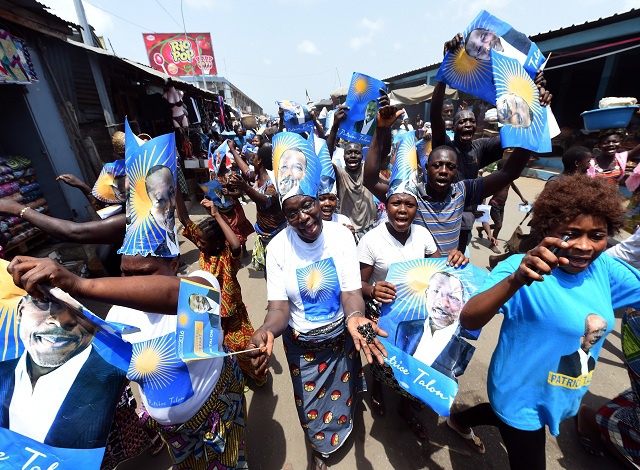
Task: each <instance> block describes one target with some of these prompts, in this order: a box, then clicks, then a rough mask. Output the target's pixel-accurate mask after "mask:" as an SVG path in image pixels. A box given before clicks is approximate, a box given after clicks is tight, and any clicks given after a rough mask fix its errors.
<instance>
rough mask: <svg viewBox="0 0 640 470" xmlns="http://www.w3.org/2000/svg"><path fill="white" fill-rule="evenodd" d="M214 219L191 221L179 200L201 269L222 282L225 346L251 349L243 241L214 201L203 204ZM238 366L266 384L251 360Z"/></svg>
mask: <svg viewBox="0 0 640 470" xmlns="http://www.w3.org/2000/svg"><path fill="white" fill-rule="evenodd" d="M200 204H202V205H203V206H204V207H205V208H206V209H207V211H208V212H209V213H210V214H211V217H208V218H206V219H204V220H203V221H202V222H200V223H199V224H198V225H196V224H195V223H194V222H192V221H191V219H190V218H189V214H188V212H187V208H186V207H185V205H184V202H183V201H182V200H179V201H178V204H177V205H178V217H179V218H180V222H182V224H183V225H184V231H183V232H182V234H183V235H184V236H185V237H186V238H187V239H189V240H190V241H191V242H193V244H195V245H196V246H197V247H198V249H199V250H200V269H202V270H204V271H209V272H210V273H211V274H213V275H214V276H215V277H216V279H217V280H218V282H219V283H220V291H221V292H220V317H221V321H222V329H223V330H224V344H225V345H226V346H227V347H228V348H229V349H230V350H231V351H242V350H244V349H247V344H248V343H249V339H250V338H251V335H252V334H253V331H254V330H253V326H252V325H251V320H249V314H248V312H247V307H246V306H245V304H244V302H243V301H242V291H241V289H240V283H239V282H238V278H237V274H238V270H239V269H240V253H241V247H240V240H239V239H238V237H237V236H236V235H235V233H234V232H233V230H232V229H231V227H230V226H229V224H228V223H227V222H226V220H225V218H224V217H223V216H222V214H221V213H220V212H219V211H218V208H217V207H216V206H215V204H214V203H213V201H210V200H208V199H204V200H202V201H201V202H200ZM237 358H238V363H239V364H240V368H241V369H242V372H243V373H244V374H245V375H248V376H249V377H252V378H253V379H254V381H255V383H256V385H258V386H261V385H264V384H265V383H266V380H267V379H266V377H265V376H264V375H263V376H258V375H256V374H255V372H254V369H253V367H252V366H251V363H250V361H249V359H248V358H246V357H244V356H243V355H241V354H240V355H238V356H237Z"/></svg>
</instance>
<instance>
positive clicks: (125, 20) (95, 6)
mask: <svg viewBox="0 0 640 470" xmlns="http://www.w3.org/2000/svg"><path fill="white" fill-rule="evenodd" d="M84 3H88V4H89V5H91V6H92V7H94V8H97V9H98V10H100V11H103V12H105V13H106V14H107V15H111V16H115V17H116V18H118V19H120V20H122V21H124V22H125V23H129V24H132V25H134V26H137V27H138V28H140V29H143V30H145V31H149V32H150V33H154V34H155V31H153V30H152V29H149V28H147V27H146V26H141V25H139V24H136V23H134V22H133V21H129V20H128V19H126V18H123V17H122V16H118V15H116V14H115V13H111V12H110V11H107V10H105V9H104V8H100V7H99V6H98V5H95V4H93V3H91V2H88V1H87V0H84Z"/></svg>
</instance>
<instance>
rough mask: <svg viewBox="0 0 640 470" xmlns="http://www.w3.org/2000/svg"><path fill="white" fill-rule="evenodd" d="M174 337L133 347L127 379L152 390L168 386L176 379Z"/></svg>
mask: <svg viewBox="0 0 640 470" xmlns="http://www.w3.org/2000/svg"><path fill="white" fill-rule="evenodd" d="M175 346H176V345H175V335H171V334H169V335H166V336H162V337H160V338H155V339H152V340H150V341H145V342H143V343H137V344H134V345H133V354H132V357H131V365H130V366H129V372H128V375H129V378H130V379H131V380H133V381H135V382H139V383H142V384H143V385H144V386H149V387H151V388H153V389H160V388H163V387H166V386H168V385H169V384H170V383H171V382H172V381H173V380H174V379H175V378H176V377H177V375H178V374H177V372H176V370H175V369H176V368H175V365H177V364H179V363H180V361H179V360H178V358H177V357H176V354H175V349H176V347H175Z"/></svg>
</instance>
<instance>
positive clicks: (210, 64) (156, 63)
mask: <svg viewBox="0 0 640 470" xmlns="http://www.w3.org/2000/svg"><path fill="white" fill-rule="evenodd" d="M142 37H143V38H144V45H145V47H146V48H147V55H148V56H149V65H151V67H153V68H154V69H156V70H158V71H160V72H164V73H166V74H169V75H173V76H176V77H180V76H183V75H218V70H217V69H216V61H215V58H214V56H213V48H212V47H211V33H187V34H184V33H162V34H143V35H142Z"/></svg>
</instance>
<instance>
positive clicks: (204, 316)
mask: <svg viewBox="0 0 640 470" xmlns="http://www.w3.org/2000/svg"><path fill="white" fill-rule="evenodd" d="M176 336H177V337H178V339H177V341H176V348H177V356H178V357H179V358H180V359H182V360H183V361H189V360H195V359H208V358H211V357H220V356H224V355H226V354H225V352H224V351H220V350H219V349H218V343H219V341H218V340H219V339H220V338H221V336H223V332H222V325H221V321H220V291H218V290H217V289H215V288H213V287H209V286H203V285H202V284H198V283H196V282H193V281H189V280H187V279H180V292H179V294H178V326H177V328H176Z"/></svg>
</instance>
